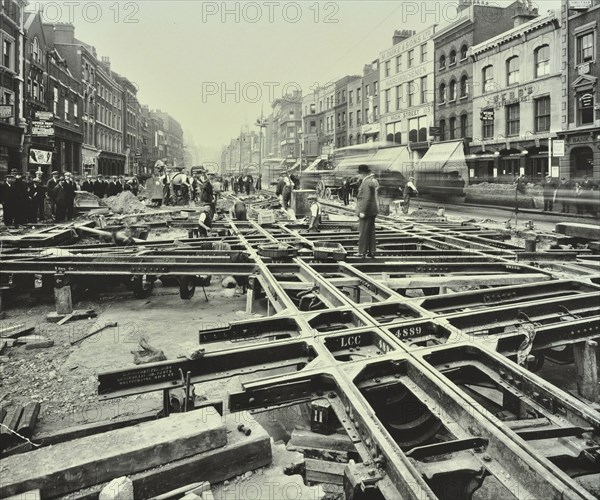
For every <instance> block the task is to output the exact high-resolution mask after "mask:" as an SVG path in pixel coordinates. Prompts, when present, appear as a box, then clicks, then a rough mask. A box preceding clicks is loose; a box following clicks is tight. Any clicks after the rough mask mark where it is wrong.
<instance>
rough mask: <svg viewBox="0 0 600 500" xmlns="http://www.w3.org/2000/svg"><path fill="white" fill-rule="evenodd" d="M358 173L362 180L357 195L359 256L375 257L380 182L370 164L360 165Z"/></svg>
mask: <svg viewBox="0 0 600 500" xmlns="http://www.w3.org/2000/svg"><path fill="white" fill-rule="evenodd" d="M358 174H359V176H362V182H361V183H360V187H359V188H358V194H357V195H356V215H357V216H358V234H359V236H358V255H357V256H358V257H360V258H364V257H365V255H367V256H369V257H371V258H374V257H375V251H376V246H377V242H376V239H375V218H376V217H377V214H378V213H379V208H378V207H379V203H378V201H377V190H378V189H379V183H378V182H377V179H375V177H374V175H373V174H372V173H371V169H370V168H369V166H368V165H359V166H358Z"/></svg>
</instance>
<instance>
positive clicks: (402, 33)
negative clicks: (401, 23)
mask: <svg viewBox="0 0 600 500" xmlns="http://www.w3.org/2000/svg"><path fill="white" fill-rule="evenodd" d="M416 33H417V32H416V31H414V30H396V31H394V36H393V37H392V45H397V44H399V43H400V42H403V41H404V40H406V39H407V38H410V37H411V36H413V35H416Z"/></svg>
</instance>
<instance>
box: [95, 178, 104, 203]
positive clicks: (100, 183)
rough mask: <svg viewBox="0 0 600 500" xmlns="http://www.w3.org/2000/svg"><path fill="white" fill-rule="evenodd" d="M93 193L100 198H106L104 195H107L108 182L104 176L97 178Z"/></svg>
mask: <svg viewBox="0 0 600 500" xmlns="http://www.w3.org/2000/svg"><path fill="white" fill-rule="evenodd" d="M93 193H94V194H95V195H96V196H97V197H98V198H104V195H105V194H106V181H105V180H104V177H103V176H102V175H98V176H97V177H96V182H94V191H93Z"/></svg>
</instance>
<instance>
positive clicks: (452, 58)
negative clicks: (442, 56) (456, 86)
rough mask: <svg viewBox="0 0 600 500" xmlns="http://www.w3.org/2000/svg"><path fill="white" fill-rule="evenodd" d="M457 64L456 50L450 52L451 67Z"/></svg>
mask: <svg viewBox="0 0 600 500" xmlns="http://www.w3.org/2000/svg"><path fill="white" fill-rule="evenodd" d="M452 64H456V50H452V51H451V52H450V65H452Z"/></svg>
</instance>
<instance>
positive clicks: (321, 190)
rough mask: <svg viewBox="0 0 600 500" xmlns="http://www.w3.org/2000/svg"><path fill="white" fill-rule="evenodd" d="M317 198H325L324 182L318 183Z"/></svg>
mask: <svg viewBox="0 0 600 500" xmlns="http://www.w3.org/2000/svg"><path fill="white" fill-rule="evenodd" d="M317 196H318V197H319V198H323V197H324V196H325V183H324V182H323V181H319V182H317Z"/></svg>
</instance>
